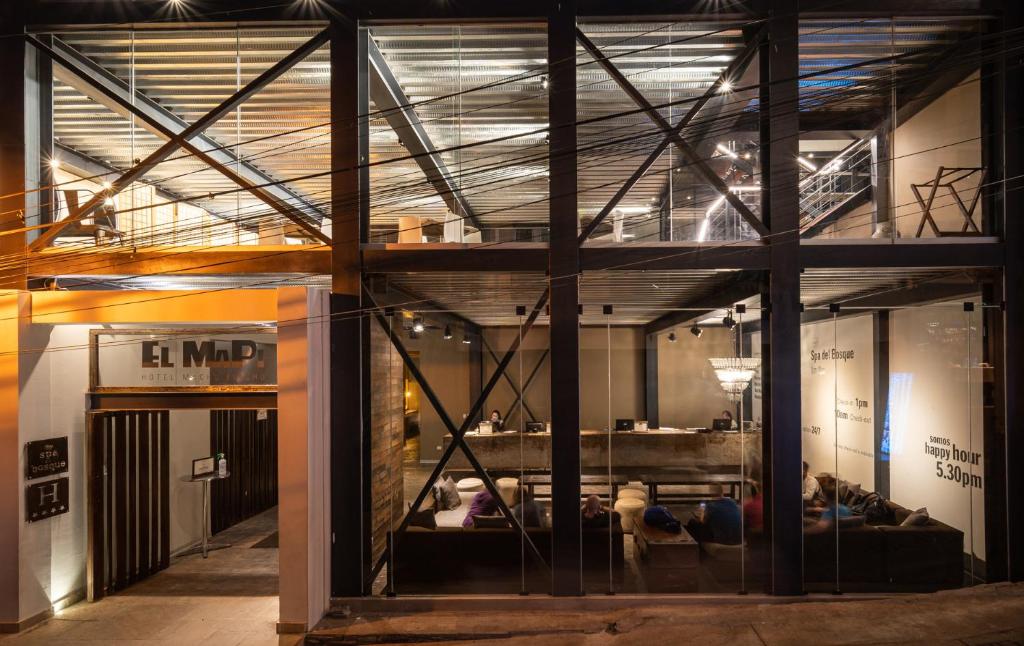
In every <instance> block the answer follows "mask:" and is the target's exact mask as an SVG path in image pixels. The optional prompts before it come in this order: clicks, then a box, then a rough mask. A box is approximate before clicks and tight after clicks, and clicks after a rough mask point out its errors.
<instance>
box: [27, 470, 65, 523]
mask: <svg viewBox="0 0 1024 646" xmlns="http://www.w3.org/2000/svg"><path fill="white" fill-rule="evenodd" d="M68 490H69V487H68V479H67V478H57V479H56V480H47V481H46V482H33V483H32V484H30V485H28V486H27V487H25V520H26V521H27V522H30V523H34V522H35V521H37V520H43V519H44V518H50V517H51V516H60V515H61V514H66V513H68V507H69V506H70V503H69V499H70V497H69V496H68Z"/></svg>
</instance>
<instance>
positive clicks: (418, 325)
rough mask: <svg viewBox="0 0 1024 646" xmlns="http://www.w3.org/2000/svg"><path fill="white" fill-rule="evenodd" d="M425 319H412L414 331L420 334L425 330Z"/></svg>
mask: <svg viewBox="0 0 1024 646" xmlns="http://www.w3.org/2000/svg"><path fill="white" fill-rule="evenodd" d="M424 329H425V328H424V326H423V319H421V318H419V317H417V318H414V319H413V320H412V331H413V332H416V333H417V334H419V333H420V332H422V331H423V330H424Z"/></svg>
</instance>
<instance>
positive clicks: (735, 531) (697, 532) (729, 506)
mask: <svg viewBox="0 0 1024 646" xmlns="http://www.w3.org/2000/svg"><path fill="white" fill-rule="evenodd" d="M711 495H712V496H713V498H712V499H711V500H709V501H708V502H707V503H705V505H704V511H703V512H702V513H698V514H695V516H694V517H693V518H691V519H690V520H689V522H687V523H686V529H687V531H689V532H690V535H691V536H693V538H694V540H696V541H697V542H698V543H721V544H723V545H739V544H740V542H741V541H742V537H741V534H740V518H741V515H742V512H741V510H740V506H739V505H738V504H736V501H735V500H733V499H732V498H726V497H725V496H724V495H722V486H721V485H717V484H716V485H712V486H711Z"/></svg>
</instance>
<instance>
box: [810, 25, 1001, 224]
mask: <svg viewBox="0 0 1024 646" xmlns="http://www.w3.org/2000/svg"><path fill="white" fill-rule="evenodd" d="M981 33H982V23H981V22H980V21H978V20H975V19H952V20H949V19H943V20H941V21H940V20H917V19H915V20H907V19H895V20H893V19H869V20H845V21H828V20H804V21H801V26H800V74H801V82H800V129H801V136H800V155H799V157H798V159H797V160H796V161H797V162H798V163H799V164H800V173H801V180H800V211H801V213H800V215H801V236H802V237H803V238H804V239H810V238H825V239H829V238H875V239H879V240H890V241H891V240H895V239H896V238H911V237H922V236H924V237H937V236H939V235H949V234H954V235H964V234H967V235H980V234H981V232H982V231H983V230H984V227H985V225H984V223H983V221H982V216H983V210H984V208H983V207H984V204H983V202H984V200H981V199H978V200H976V197H978V198H980V197H981V195H980V191H979V189H981V188H982V185H983V184H984V181H983V180H984V176H985V169H984V163H983V161H982V156H981V150H982V137H981V100H980V96H981V94H980V85H981V79H980V71H979V70H980V65H979V60H980V57H979V56H978V55H977V50H978V42H979V38H980V34H981Z"/></svg>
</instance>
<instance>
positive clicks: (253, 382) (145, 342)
mask: <svg viewBox="0 0 1024 646" xmlns="http://www.w3.org/2000/svg"><path fill="white" fill-rule="evenodd" d="M94 338H95V342H94V344H93V348H94V376H93V387H94V388H133V389H138V388H154V389H160V388H166V387H172V388H197V389H201V388H218V389H223V388H231V387H258V386H276V385H277V332H276V331H274V330H267V329H265V328H260V329H247V330H241V331H237V332H235V331H230V332H220V331H209V330H206V331H192V330H174V331H168V330H145V331H137V330H133V331H127V330H126V331H120V330H109V331H108V330H95V331H94Z"/></svg>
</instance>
